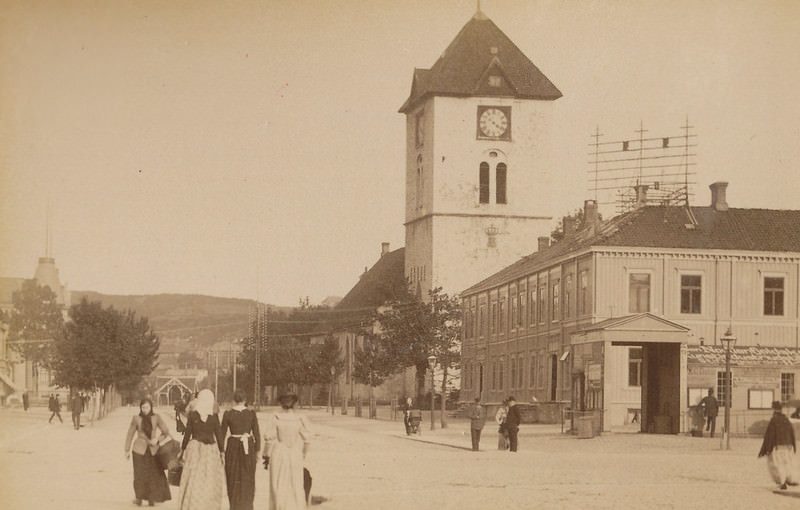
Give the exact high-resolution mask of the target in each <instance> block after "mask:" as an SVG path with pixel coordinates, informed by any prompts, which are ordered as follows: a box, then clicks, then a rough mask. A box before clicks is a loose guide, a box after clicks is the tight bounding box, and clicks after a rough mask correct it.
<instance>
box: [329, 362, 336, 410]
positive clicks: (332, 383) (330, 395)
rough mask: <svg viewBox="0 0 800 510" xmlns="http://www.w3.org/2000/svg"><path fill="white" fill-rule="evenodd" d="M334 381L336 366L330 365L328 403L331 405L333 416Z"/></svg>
mask: <svg viewBox="0 0 800 510" xmlns="http://www.w3.org/2000/svg"><path fill="white" fill-rule="evenodd" d="M335 381H336V367H333V366H332V367H331V387H330V389H329V390H328V403H329V404H330V406H331V416H333V386H334V384H335Z"/></svg>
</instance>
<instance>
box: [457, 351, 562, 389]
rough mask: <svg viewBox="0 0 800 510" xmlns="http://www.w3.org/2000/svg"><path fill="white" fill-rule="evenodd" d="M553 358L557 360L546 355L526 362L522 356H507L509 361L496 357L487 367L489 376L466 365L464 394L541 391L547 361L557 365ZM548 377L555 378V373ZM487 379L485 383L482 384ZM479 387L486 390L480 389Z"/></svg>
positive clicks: (477, 365)
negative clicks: (469, 391)
mask: <svg viewBox="0 0 800 510" xmlns="http://www.w3.org/2000/svg"><path fill="white" fill-rule="evenodd" d="M556 358H557V356H555V355H547V354H546V353H541V354H537V355H533V356H530V357H529V358H527V357H526V356H522V355H520V356H510V357H508V359H506V358H505V357H496V358H494V359H493V360H492V361H491V363H490V367H489V372H490V373H489V374H484V373H483V367H482V366H481V365H480V364H477V363H471V364H466V365H465V366H464V368H463V371H462V383H463V385H464V389H465V390H476V389H485V390H489V391H504V390H509V391H510V390H521V389H526V388H530V389H540V390H543V389H545V384H546V382H547V363H548V360H551V359H552V360H554V362H557V361H556ZM551 375H552V376H553V377H555V376H556V373H555V372H552V373H551ZM487 376H488V379H485V380H484V381H481V379H482V378H484V377H487ZM506 376H507V377H506ZM526 376H527V377H526ZM482 384H483V386H485V387H482Z"/></svg>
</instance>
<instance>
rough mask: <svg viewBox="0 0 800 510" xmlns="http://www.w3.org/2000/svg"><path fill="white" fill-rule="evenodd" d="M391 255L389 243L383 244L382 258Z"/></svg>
mask: <svg viewBox="0 0 800 510" xmlns="http://www.w3.org/2000/svg"><path fill="white" fill-rule="evenodd" d="M387 253H389V243H381V257H383V256H384V255H386V254H387Z"/></svg>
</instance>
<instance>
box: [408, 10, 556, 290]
mask: <svg viewBox="0 0 800 510" xmlns="http://www.w3.org/2000/svg"><path fill="white" fill-rule="evenodd" d="M559 97H561V92H560V91H559V90H558V89H557V88H556V87H555V85H553V84H552V83H551V82H550V80H548V79H547V77H545V76H544V74H542V72H541V71H540V70H539V69H538V68H537V67H536V66H535V65H534V64H533V63H532V62H531V61H530V60H529V59H528V57H526V56H525V55H524V54H523V53H522V52H521V51H520V49H519V48H517V46H516V45H515V44H514V43H513V42H511V40H510V39H509V38H508V37H507V36H506V35H505V34H504V33H503V32H502V31H501V30H500V29H499V28H498V27H497V25H495V24H494V23H493V22H492V21H491V20H490V19H489V18H487V17H486V16H485V15H484V14H483V13H482V12H481V11H480V10H478V12H477V13H476V14H475V15H474V16H473V17H472V19H470V20H469V22H467V24H466V25H465V26H464V27H463V28H462V29H461V31H460V32H459V33H458V35H457V36H456V38H455V39H454V40H453V42H451V43H450V45H449V46H448V47H447V49H446V50H445V51H444V53H442V55H441V57H439V59H438V60H437V61H436V63H435V64H434V65H433V67H431V68H430V69H415V70H414V77H413V81H412V85H411V93H410V95H409V97H408V99H407V100H406V102H405V103H404V104H403V106H402V107H401V108H400V113H404V114H405V115H406V222H405V227H406V254H405V258H406V261H405V271H406V276H407V277H408V279H409V281H410V282H411V284H412V285H413V288H414V289H416V290H417V291H418V292H420V293H421V294H422V296H423V297H424V296H426V295H427V290H428V289H431V288H434V287H439V286H440V287H442V288H443V289H444V291H445V292H447V293H449V294H451V295H452V294H456V293H459V292H461V291H462V290H464V289H465V288H467V287H469V286H470V285H472V284H474V283H476V282H478V281H480V280H481V279H483V278H485V277H487V276H488V275H490V274H493V273H495V272H497V271H499V270H500V269H502V268H503V267H506V266H508V265H510V264H511V263H513V262H515V261H516V260H518V259H519V258H521V257H523V256H525V255H528V254H530V253H532V252H533V251H535V250H536V246H537V237H538V236H544V235H549V227H550V220H551V219H552V218H551V217H550V216H549V215H548V211H549V210H550V204H549V202H548V195H549V194H550V193H551V186H550V184H549V183H550V178H551V173H552V169H550V168H548V166H547V161H546V156H547V155H548V153H549V148H548V143H547V138H548V134H549V131H550V118H551V110H552V107H553V101H554V100H556V99H558V98H559Z"/></svg>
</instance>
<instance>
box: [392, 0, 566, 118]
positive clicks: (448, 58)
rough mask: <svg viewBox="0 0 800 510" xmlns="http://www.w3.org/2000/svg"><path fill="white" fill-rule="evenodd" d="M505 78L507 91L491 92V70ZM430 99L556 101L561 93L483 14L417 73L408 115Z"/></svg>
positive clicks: (407, 105)
mask: <svg viewBox="0 0 800 510" xmlns="http://www.w3.org/2000/svg"><path fill="white" fill-rule="evenodd" d="M490 70H491V71H493V72H495V71H496V72H498V73H500V74H501V75H503V76H504V78H505V81H506V82H507V87H505V88H503V89H501V90H500V94H498V91H496V90H487V89H485V81H486V79H485V76H486V74H487V72H488V71H490ZM429 95H444V96H480V95H491V96H496V95H507V96H510V97H517V98H524V99H542V100H554V99H558V98H559V97H561V92H560V91H559V90H558V89H557V88H556V86H555V85H553V83H552V82H550V80H548V79H547V77H546V76H545V75H544V74H543V73H542V72H541V71H540V70H539V69H538V68H537V67H536V66H535V65H533V62H531V61H530V59H528V57H526V56H525V54H524V53H522V51H521V50H520V49H519V48H517V46H516V45H515V44H514V43H513V42H511V39H509V38H508V36H506V34H504V33H503V32H502V30H500V29H499V28H498V27H497V25H495V24H494V23H493V22H492V20H490V19H489V18H487V17H486V16H485V15H483V13H481V12H480V11H478V12H477V13H476V14H475V16H473V17H472V19H471V20H469V22H467V24H466V25H464V27H463V28H462V29H461V31H460V32H459V33H458V35H457V36H456V38H455V39H453V42H451V43H450V45H449V46H448V47H447V49H446V50H445V51H444V53H442V56H441V57H439V59H438V60H437V61H436V63H435V64H434V65H433V67H431V68H430V69H415V70H414V79H413V82H412V85H411V94H410V95H409V97H408V99H407V100H406V102H405V103H404V104H403V106H401V107H400V112H401V113H405V112H407V111H409V110H410V109H411V108H413V107H414V105H416V104H417V103H418V102H419V101H420V100H422V99H423V98H425V97H426V96H429Z"/></svg>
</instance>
